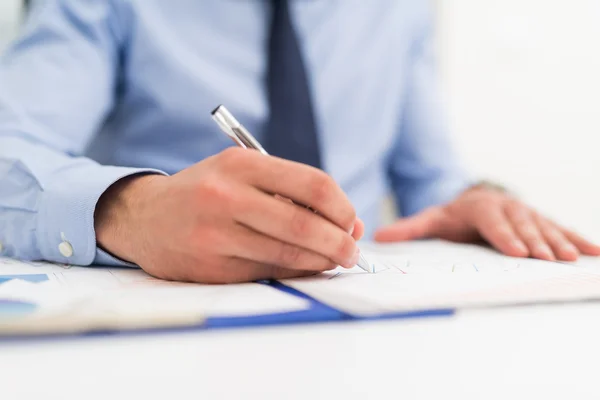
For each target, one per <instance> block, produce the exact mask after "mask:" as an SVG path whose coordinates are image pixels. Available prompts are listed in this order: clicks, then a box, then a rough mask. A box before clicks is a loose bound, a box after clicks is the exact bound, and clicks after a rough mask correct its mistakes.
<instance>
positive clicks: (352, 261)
mask: <svg viewBox="0 0 600 400" xmlns="http://www.w3.org/2000/svg"><path fill="white" fill-rule="evenodd" d="M359 259H360V250H359V248H358V247H357V248H356V250H355V251H354V255H353V256H352V258H351V259H350V260H349V261H348V262H347V263H346V265H344V267H345V268H354V266H355V265H356V264H358V260H359Z"/></svg>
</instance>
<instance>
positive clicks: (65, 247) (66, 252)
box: [58, 240, 73, 258]
mask: <svg viewBox="0 0 600 400" xmlns="http://www.w3.org/2000/svg"><path fill="white" fill-rule="evenodd" d="M58 251H60V254H62V255H63V256H64V257H67V258H69V257H71V256H72V255H73V246H71V243H69V242H67V241H66V240H65V241H64V242H60V244H59V245H58Z"/></svg>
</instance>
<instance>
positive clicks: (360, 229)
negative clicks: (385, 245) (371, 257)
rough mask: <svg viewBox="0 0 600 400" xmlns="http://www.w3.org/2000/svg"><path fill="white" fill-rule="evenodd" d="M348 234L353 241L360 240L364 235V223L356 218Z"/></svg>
mask: <svg viewBox="0 0 600 400" xmlns="http://www.w3.org/2000/svg"><path fill="white" fill-rule="evenodd" d="M350 234H351V235H352V237H353V238H354V240H360V239H362V237H363V235H364V234H365V223H364V222H363V221H362V220H361V219H360V218H356V221H355V222H354V228H353V230H352V232H351V233H350Z"/></svg>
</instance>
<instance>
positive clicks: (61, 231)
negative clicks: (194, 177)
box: [37, 164, 166, 266]
mask: <svg viewBox="0 0 600 400" xmlns="http://www.w3.org/2000/svg"><path fill="white" fill-rule="evenodd" d="M147 173H151V174H162V175H166V174H165V173H164V172H162V171H159V170H155V169H140V168H127V167H113V166H99V165H97V164H93V165H85V166H81V165H79V166H78V167H77V168H73V169H69V170H68V171H65V172H64V173H61V174H57V175H56V178H55V179H53V180H52V181H51V182H50V183H49V184H48V185H46V187H44V191H43V193H42V198H41V202H40V208H39V218H38V226H37V241H38V247H39V250H40V252H41V255H42V257H43V259H44V260H47V261H52V262H57V263H64V264H73V265H90V264H92V263H99V264H105V265H119V266H132V265H131V264H129V263H126V262H124V261H121V260H118V259H116V258H115V257H112V256H111V255H109V254H108V253H106V252H104V251H102V250H101V249H98V248H97V246H96V232H95V230H94V211H95V209H96V204H97V203H98V199H99V198H100V196H101V195H102V194H103V193H104V192H105V191H106V189H108V188H109V187H110V186H111V185H112V184H113V183H115V182H117V181H118V180H120V179H122V178H125V177H127V176H131V175H136V174H147Z"/></svg>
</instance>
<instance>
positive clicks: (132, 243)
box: [94, 174, 165, 264]
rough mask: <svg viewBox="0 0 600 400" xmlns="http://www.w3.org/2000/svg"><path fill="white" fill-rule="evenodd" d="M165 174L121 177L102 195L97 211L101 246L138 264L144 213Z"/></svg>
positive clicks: (98, 234)
mask: <svg viewBox="0 0 600 400" xmlns="http://www.w3.org/2000/svg"><path fill="white" fill-rule="evenodd" d="M163 178H165V176H162V175H155V174H140V175H132V176H128V177H125V178H123V179H120V180H119V181H117V182H115V183H114V184H112V185H111V186H110V187H109V188H108V189H107V190H106V191H105V192H104V193H103V194H102V196H100V199H99V200H98V203H97V204H96V208H95V211H94V229H95V232H96V243H97V246H98V247H100V248H101V249H103V250H104V251H106V252H108V253H110V254H111V255H113V256H115V257H118V258H120V259H122V260H123V261H127V262H130V263H134V264H135V263H136V260H137V257H136V251H137V250H138V249H139V246H137V245H136V240H137V238H138V236H139V232H140V230H143V227H142V226H141V225H142V218H141V215H142V214H143V213H144V210H145V209H146V206H145V204H146V202H147V200H148V199H149V198H151V197H152V196H150V195H149V193H151V192H152V190H153V189H152V188H153V187H154V185H155V183H156V182H157V181H158V180H160V179H163Z"/></svg>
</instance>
